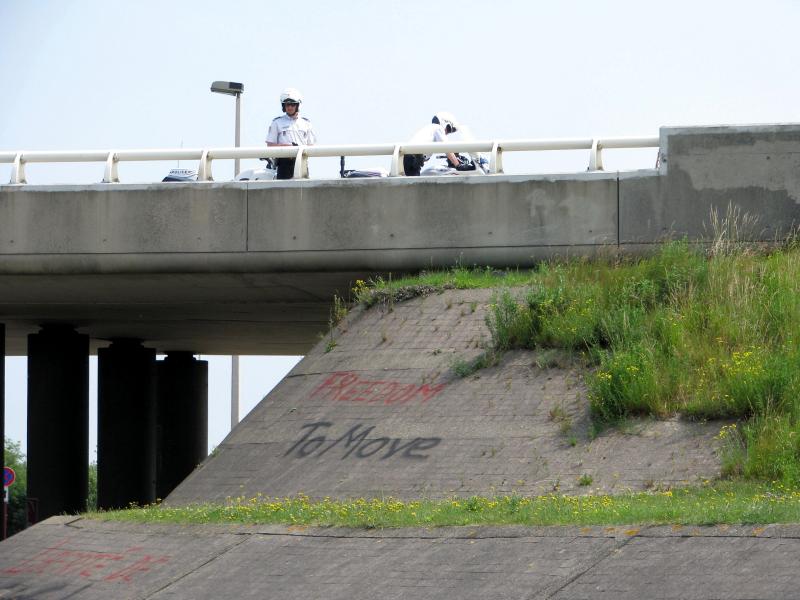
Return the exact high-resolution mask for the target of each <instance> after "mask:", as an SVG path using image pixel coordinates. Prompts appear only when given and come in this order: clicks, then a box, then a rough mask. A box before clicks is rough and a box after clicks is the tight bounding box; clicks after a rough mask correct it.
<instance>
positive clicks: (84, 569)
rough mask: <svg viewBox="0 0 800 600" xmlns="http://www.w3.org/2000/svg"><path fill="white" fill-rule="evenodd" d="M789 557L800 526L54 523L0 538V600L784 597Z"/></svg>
mask: <svg viewBox="0 0 800 600" xmlns="http://www.w3.org/2000/svg"><path fill="white" fill-rule="evenodd" d="M798 561H800V527H798V526H770V527H767V528H756V527H738V528H731V527H705V528H677V527H675V528H671V527H653V528H642V529H638V528H623V527H617V528H615V527H606V528H599V527H586V528H581V529H579V528H571V527H567V528H524V527H503V528H492V527H484V528H475V527H455V528H442V529H433V530H426V529H398V530H358V531H353V530H344V529H305V528H286V527H221V526H200V525H197V526H181V527H178V526H165V525H137V524H119V523H99V522H93V521H84V520H80V519H76V518H74V517H53V518H51V519H50V520H48V521H45V522H44V523H41V524H39V525H37V526H35V527H33V528H31V529H28V530H26V531H24V532H22V533H20V534H18V535H16V536H14V537H12V538H11V539H9V540H8V541H6V542H3V543H2V544H0V598H16V599H33V598H36V599H43V600H52V599H62V598H81V599H97V600H101V599H102V600H107V599H108V598H114V599H124V598H130V599H145V598H146V599H148V600H149V599H153V600H156V599H157V600H165V599H168V598H169V599H172V598H174V599H178V598H180V599H184V598H192V599H195V600H202V599H206V598H208V599H218V598H270V599H271V600H280V599H284V598H286V599H296V598H329V599H331V600H356V599H361V598H363V599H373V598H414V599H418V600H427V599H433V598H461V599H465V600H469V599H473V598H474V599H481V600H490V599H494V598H528V599H534V598H557V599H562V600H567V599H573V600H574V599H589V598H591V599H601V600H602V599H628V598H630V599H639V598H662V599H679V598H680V599H711V598H715V599H716V598H730V599H745V598H747V599H760V598H764V599H772V598H794V597H797V590H798V589H800V572H799V571H798V570H797V568H796V566H797V563H798Z"/></svg>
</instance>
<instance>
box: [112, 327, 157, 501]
mask: <svg viewBox="0 0 800 600" xmlns="http://www.w3.org/2000/svg"><path fill="white" fill-rule="evenodd" d="M155 376H156V351H155V350H152V349H149V348H145V347H143V346H142V344H141V343H140V342H139V340H128V339H120V340H114V341H113V342H112V344H111V346H109V347H108V348H101V349H100V350H98V352H97V507H98V508H102V509H115V508H125V507H127V506H128V505H130V504H131V503H136V504H138V505H140V506H141V505H145V504H151V503H152V502H154V501H155V499H156V447H155V446H156V413H155V408H156V405H155V401H156V380H155Z"/></svg>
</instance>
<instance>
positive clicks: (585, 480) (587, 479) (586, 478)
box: [578, 473, 594, 487]
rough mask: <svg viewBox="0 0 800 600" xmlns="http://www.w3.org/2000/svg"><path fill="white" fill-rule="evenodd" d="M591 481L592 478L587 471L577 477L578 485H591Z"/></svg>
mask: <svg viewBox="0 0 800 600" xmlns="http://www.w3.org/2000/svg"><path fill="white" fill-rule="evenodd" d="M593 481H594V479H593V478H592V476H591V475H589V474H588V473H584V474H583V475H581V476H580V477H579V478H578V485H579V486H581V487H588V486H590V485H592V482H593Z"/></svg>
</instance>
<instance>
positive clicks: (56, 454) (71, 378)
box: [28, 325, 89, 521]
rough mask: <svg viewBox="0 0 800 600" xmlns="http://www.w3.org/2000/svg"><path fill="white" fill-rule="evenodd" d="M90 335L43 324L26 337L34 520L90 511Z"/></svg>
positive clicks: (31, 495)
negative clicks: (35, 331) (88, 501)
mask: <svg viewBox="0 0 800 600" xmlns="http://www.w3.org/2000/svg"><path fill="white" fill-rule="evenodd" d="M88 487H89V336H87V335H81V334H79V333H77V332H76V331H75V330H74V329H73V328H72V326H70V325H45V326H43V327H42V330H41V331H40V332H39V333H34V334H31V335H29V336H28V499H29V500H28V501H29V503H31V504H32V507H31V510H29V514H30V518H31V520H33V521H41V520H42V519H46V518H47V517H50V516H53V515H57V514H60V513H77V512H80V511H84V510H86V498H87V494H88Z"/></svg>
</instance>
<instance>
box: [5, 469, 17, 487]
mask: <svg viewBox="0 0 800 600" xmlns="http://www.w3.org/2000/svg"><path fill="white" fill-rule="evenodd" d="M16 479H17V474H16V473H14V469H12V468H11V467H3V487H8V486H10V485H11V484H12V483H14V481H15V480H16Z"/></svg>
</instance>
